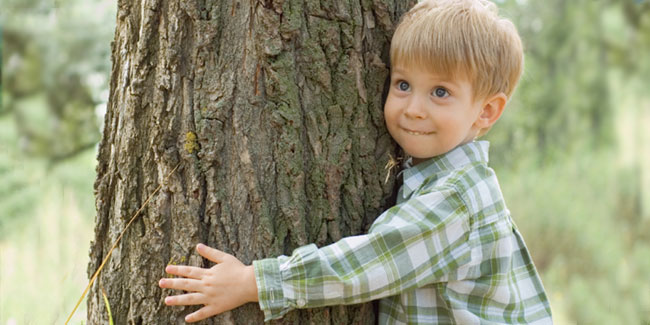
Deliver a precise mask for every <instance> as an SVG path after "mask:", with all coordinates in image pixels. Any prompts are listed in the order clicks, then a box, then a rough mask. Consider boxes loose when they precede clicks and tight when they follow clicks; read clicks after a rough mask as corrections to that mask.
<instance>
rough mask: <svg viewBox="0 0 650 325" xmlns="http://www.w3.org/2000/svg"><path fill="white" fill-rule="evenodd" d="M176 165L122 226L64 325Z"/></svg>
mask: <svg viewBox="0 0 650 325" xmlns="http://www.w3.org/2000/svg"><path fill="white" fill-rule="evenodd" d="M178 166H180V163H178V164H177V165H176V167H174V169H172V171H171V172H169V174H168V175H167V176H166V177H165V179H164V180H163V182H162V183H161V184H160V185H158V187H157V188H156V190H155V191H153V193H151V195H149V197H148V198H147V200H145V201H144V203H143V204H142V206H141V207H140V209H138V211H136V212H135V214H134V215H133V217H131V220H129V222H128V223H127V224H126V227H124V229H123V230H122V232H121V233H120V235H119V236H118V237H117V239H116V240H115V243H113V246H111V249H110V250H109V251H108V254H106V257H104V260H103V261H102V264H101V265H100V266H99V268H98V269H97V271H95V273H94V274H93V276H92V278H90V282H88V285H87V286H86V289H85V290H84V292H83V293H82V294H81V297H80V298H79V301H77V304H76V305H75V306H74V309H73V310H72V312H71V313H70V316H68V319H67V320H66V321H65V324H66V325H67V324H68V322H70V319H71V318H72V315H74V312H75V311H77V308H79V305H80V304H81V302H82V301H83V299H84V298H85V297H86V294H87V293H88V290H89V289H90V287H91V286H92V285H93V283H95V280H96V279H97V276H98V275H99V272H101V270H102V269H103V268H104V265H106V262H108V259H109V258H110V257H111V254H113V250H114V249H115V248H116V247H117V244H118V243H119V242H120V239H122V236H124V233H125V232H126V230H127V229H129V227H130V226H131V224H132V223H133V221H134V220H135V218H136V217H137V216H138V215H140V212H142V210H144V208H145V207H146V206H147V204H148V203H149V201H150V200H151V198H153V196H154V195H156V193H158V191H159V190H160V189H161V188H162V186H163V184H165V182H167V179H169V177H170V176H171V175H172V174H173V173H174V172H175V171H176V169H177V168H178Z"/></svg>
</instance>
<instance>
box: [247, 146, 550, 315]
mask: <svg viewBox="0 0 650 325" xmlns="http://www.w3.org/2000/svg"><path fill="white" fill-rule="evenodd" d="M488 147H489V143H488V142H486V141H479V142H471V143H467V144H464V145H461V146H459V147H457V148H455V149H453V150H452V151H450V152H448V153H446V154H444V155H441V156H438V157H434V158H431V159H429V160H427V161H425V162H422V163H420V164H418V165H417V166H414V167H410V168H408V169H406V170H404V171H403V177H404V184H403V186H402V188H400V191H399V193H398V199H397V205H395V206H394V207H392V208H390V209H388V210H387V211H385V212H384V213H383V214H381V215H380V216H379V217H378V218H377V220H375V222H374V223H373V225H372V227H371V228H370V230H369V232H368V234H367V235H360V236H352V237H346V238H343V239H341V240H339V241H338V242H336V243H334V244H331V245H329V246H326V247H322V248H320V249H319V248H318V247H316V245H314V244H311V245H307V246H303V247H300V248H298V249H296V250H295V251H294V252H293V254H292V255H291V256H280V257H277V258H270V259H264V260H260V261H255V262H253V264H254V268H255V277H256V281H257V287H258V291H259V304H260V308H261V309H262V310H263V311H264V315H265V320H267V321H268V320H271V319H276V318H279V317H282V315H284V314H285V313H287V312H288V311H290V310H291V309H294V308H313V307H321V306H329V305H339V304H356V303H361V302H366V301H370V300H375V299H381V301H380V303H379V323H380V324H405V323H424V324H479V323H482V324H487V323H490V324H491V323H508V324H532V323H539V324H549V323H552V321H551V308H550V306H549V302H548V299H547V297H546V293H545V292H544V287H543V286H542V281H541V280H540V278H539V275H538V274H537V271H536V269H535V266H534V265H533V261H532V259H531V257H530V254H529V253H528V250H527V248H526V246H525V244H524V241H523V239H522V236H521V234H520V233H519V231H518V230H517V227H516V226H515V224H514V222H513V221H512V219H511V218H510V214H509V211H508V209H507V208H506V206H505V203H504V201H503V195H502V194H501V190H500V188H499V184H498V182H497V179H496V176H495V174H494V171H493V170H492V169H491V168H489V167H488V166H487V162H488Z"/></svg>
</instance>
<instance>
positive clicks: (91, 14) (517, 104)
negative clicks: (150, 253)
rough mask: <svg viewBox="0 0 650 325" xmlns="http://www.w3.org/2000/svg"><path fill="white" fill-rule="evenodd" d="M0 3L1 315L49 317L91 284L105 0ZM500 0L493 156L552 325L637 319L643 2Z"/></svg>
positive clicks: (645, 161) (106, 67)
mask: <svg viewBox="0 0 650 325" xmlns="http://www.w3.org/2000/svg"><path fill="white" fill-rule="evenodd" d="M0 1H2V5H1V7H0V26H1V28H2V35H3V37H2V41H1V42H0V49H1V51H0V52H1V54H2V55H1V56H2V67H1V70H0V71H1V73H2V80H1V82H0V85H1V86H2V91H1V92H0V96H2V97H0V98H1V103H2V106H0V259H2V263H0V264H1V266H2V267H1V268H0V272H1V274H0V282H1V283H0V297H1V299H0V324H4V323H6V322H8V321H9V320H10V319H13V320H14V321H17V322H18V323H29V322H35V323H57V322H60V321H61V320H62V319H65V317H66V316H67V313H68V312H69V311H70V310H71V309H72V307H73V305H74V302H75V300H76V299H77V298H78V296H79V294H80V293H81V291H82V290H83V287H84V286H85V284H86V275H85V266H86V261H87V256H86V254H87V252H86V250H87V244H86V243H87V242H88V240H89V239H90V238H91V237H92V222H93V220H92V219H93V216H94V215H95V211H94V198H93V194H92V182H93V181H94V170H93V168H94V158H93V157H94V151H95V150H94V147H95V145H96V142H97V140H98V139H99V134H100V133H99V132H100V128H101V118H102V115H103V110H104V107H105V102H106V100H107V98H108V77H109V75H110V60H109V56H110V42H111V39H112V36H113V35H112V33H113V30H114V22H115V9H116V8H115V6H116V3H115V1H113V0H57V1H54V0H49V1H48V0H0ZM497 3H498V4H499V6H500V9H501V12H502V13H503V14H504V15H506V16H507V17H509V18H510V19H512V20H513V22H514V23H515V24H516V25H517V26H518V28H519V30H520V33H521V36H522V39H523V41H524V45H525V49H526V66H525V72H524V75H523V77H522V81H521V83H520V85H519V88H518V90H517V92H516V93H515V96H514V98H513V99H512V101H511V103H510V104H509V105H508V108H507V111H506V113H505V114H504V116H503V118H502V119H501V120H500V121H499V123H498V124H497V125H496V126H495V127H494V128H493V129H492V131H490V133H489V134H488V135H487V138H488V139H489V140H490V141H491V142H492V149H491V160H492V165H493V167H494V168H495V169H496V171H497V173H498V174H499V176H500V179H501V182H502V188H503V191H504V194H505V195H506V200H507V202H508V205H509V208H510V210H511V212H512V215H513V217H514V219H515V220H516V222H517V224H518V226H519V227H520V229H521V231H522V232H523V234H524V237H525V238H526V241H527V244H528V246H529V248H530V250H531V252H532V254H533V257H534V259H535V261H536V265H537V267H538V269H539V270H540V272H541V274H542V278H543V280H544V284H545V286H546V288H547V291H548V293H549V296H550V299H551V304H552V307H553V310H554V313H555V318H556V319H555V320H556V323H558V324H566V323H579V324H648V323H650V283H649V282H648V281H647V274H650V146H648V145H647V143H648V142H650V130H648V129H646V125H647V124H648V123H650V95H648V94H647V93H648V92H647V89H648V87H647V85H648V84H649V83H650V60H648V58H649V57H650V1H649V0H597V1H594V0H573V1H568V0H547V1H531V0H500V1H497ZM17 270H18V271H17ZM44 288H45V289H46V290H43V289H44ZM44 292H45V293H44ZM5 297H11V298H5ZM44 300H45V301H49V302H53V303H52V304H34V303H33V302H34V301H44ZM82 313H83V312H78V313H77V315H78V316H79V319H83V315H82ZM76 322H78V320H77V321H76Z"/></svg>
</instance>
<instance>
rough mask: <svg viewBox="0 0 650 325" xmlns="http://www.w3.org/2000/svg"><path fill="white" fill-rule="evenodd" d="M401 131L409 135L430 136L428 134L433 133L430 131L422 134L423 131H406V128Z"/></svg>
mask: <svg viewBox="0 0 650 325" xmlns="http://www.w3.org/2000/svg"><path fill="white" fill-rule="evenodd" d="M402 130H404V131H405V132H406V133H408V134H410V135H430V134H433V131H431V132H423V131H415V130H410V129H407V128H402Z"/></svg>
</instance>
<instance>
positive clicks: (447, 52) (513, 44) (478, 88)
mask: <svg viewBox="0 0 650 325" xmlns="http://www.w3.org/2000/svg"><path fill="white" fill-rule="evenodd" d="M390 59H391V66H393V67H395V66H396V65H407V66H408V65H417V66H418V67H420V66H421V67H422V68H423V69H426V70H428V71H430V72H432V73H436V74H441V75H443V76H446V77H456V78H458V77H460V78H463V77H464V78H466V80H467V81H469V82H470V83H471V84H472V87H473V91H474V94H473V95H474V98H475V99H478V98H485V97H487V96H490V95H494V94H498V93H500V92H503V93H504V94H505V95H506V96H507V97H508V98H510V97H511V95H512V93H513V92H514V90H515V87H516V85H517V82H518V81H519V77H520V76H521V72H522V69H523V60H524V57H523V49H522V44H521V39H520V38H519V34H518V33H517V30H516V28H515V26H514V25H513V24H512V22H510V21H509V20H507V19H505V18H501V17H499V15H498V10H497V7H496V5H495V4H494V3H492V2H489V1H486V0H424V1H421V2H420V3H418V4H417V5H415V6H414V7H413V8H412V9H411V10H410V11H409V12H407V13H406V14H405V15H404V16H403V17H402V20H401V22H400V24H399V26H398V27H397V29H396V31H395V34H394V35H393V40H392V43H391V49H390Z"/></svg>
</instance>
